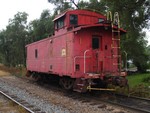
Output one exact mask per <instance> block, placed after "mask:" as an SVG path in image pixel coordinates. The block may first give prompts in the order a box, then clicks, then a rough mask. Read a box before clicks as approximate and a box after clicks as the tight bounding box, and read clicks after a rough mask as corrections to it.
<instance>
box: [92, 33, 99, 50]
mask: <svg viewBox="0 0 150 113" xmlns="http://www.w3.org/2000/svg"><path fill="white" fill-rule="evenodd" d="M92 49H99V37H95V36H93V38H92Z"/></svg>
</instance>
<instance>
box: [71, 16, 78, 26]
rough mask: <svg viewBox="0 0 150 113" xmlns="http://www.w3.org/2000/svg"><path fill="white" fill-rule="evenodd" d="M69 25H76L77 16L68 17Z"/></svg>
mask: <svg viewBox="0 0 150 113" xmlns="http://www.w3.org/2000/svg"><path fill="white" fill-rule="evenodd" d="M70 25H78V16H77V15H70Z"/></svg>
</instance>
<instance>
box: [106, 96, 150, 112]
mask: <svg viewBox="0 0 150 113" xmlns="http://www.w3.org/2000/svg"><path fill="white" fill-rule="evenodd" d="M115 95H116V100H115V101H113V100H110V99H109V100H107V101H106V102H109V103H112V104H116V105H119V106H123V107H126V108H129V109H133V110H136V111H140V112H144V113H150V110H149V109H145V108H144V107H142V106H141V107H139V105H140V103H142V101H144V103H145V102H146V103H148V104H150V99H147V98H140V97H136V96H127V95H122V94H115ZM120 98H121V99H124V100H126V101H128V102H130V104H132V105H130V104H129V105H128V104H127V103H123V102H121V101H120V102H117V99H118V100H119V99H120ZM132 101H133V103H132ZM135 101H139V103H137V105H135V104H134V102H135ZM147 106H149V105H147Z"/></svg>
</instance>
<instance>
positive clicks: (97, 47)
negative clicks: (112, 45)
mask: <svg viewBox="0 0 150 113" xmlns="http://www.w3.org/2000/svg"><path fill="white" fill-rule="evenodd" d="M102 56H103V51H102V37H101V36H98V35H93V36H92V66H93V72H94V73H101V72H102V71H103V60H102V58H101V57H102Z"/></svg>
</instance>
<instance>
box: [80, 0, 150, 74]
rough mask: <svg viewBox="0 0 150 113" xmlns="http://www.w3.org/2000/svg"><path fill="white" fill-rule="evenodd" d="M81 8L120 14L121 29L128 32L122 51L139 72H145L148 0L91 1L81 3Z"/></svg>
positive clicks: (122, 42) (149, 4) (148, 16)
mask: <svg viewBox="0 0 150 113" xmlns="http://www.w3.org/2000/svg"><path fill="white" fill-rule="evenodd" d="M79 6H80V7H81V8H90V9H95V10H99V11H102V12H103V14H104V13H105V14H106V12H107V11H109V10H110V11H112V14H113V13H114V12H119V15H120V21H121V27H122V28H124V29H126V30H127V35H126V36H124V37H122V40H121V47H122V51H126V52H127V53H128V59H130V60H132V61H133V63H134V64H135V65H136V66H137V68H138V71H140V72H144V71H146V68H147V61H148V54H147V53H146V45H147V44H146V42H147V41H146V40H145V39H144V37H145V33H144V32H143V31H142V30H143V28H147V27H148V21H149V19H150V1H148V0H124V1H122V0H114V1H112V0H107V1H106V0H100V1H98V0H90V2H84V1H81V2H80V3H79Z"/></svg>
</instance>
